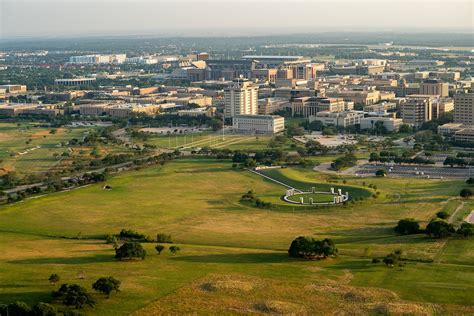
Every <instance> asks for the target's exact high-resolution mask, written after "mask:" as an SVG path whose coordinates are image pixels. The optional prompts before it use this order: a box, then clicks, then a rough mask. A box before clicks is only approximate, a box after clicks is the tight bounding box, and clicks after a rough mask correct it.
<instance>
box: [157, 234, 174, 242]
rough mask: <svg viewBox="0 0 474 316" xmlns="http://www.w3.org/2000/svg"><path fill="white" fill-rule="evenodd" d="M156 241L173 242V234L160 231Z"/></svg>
mask: <svg viewBox="0 0 474 316" xmlns="http://www.w3.org/2000/svg"><path fill="white" fill-rule="evenodd" d="M156 242H162V243H165V244H171V243H173V241H172V240H171V235H167V234H163V233H158V234H156Z"/></svg>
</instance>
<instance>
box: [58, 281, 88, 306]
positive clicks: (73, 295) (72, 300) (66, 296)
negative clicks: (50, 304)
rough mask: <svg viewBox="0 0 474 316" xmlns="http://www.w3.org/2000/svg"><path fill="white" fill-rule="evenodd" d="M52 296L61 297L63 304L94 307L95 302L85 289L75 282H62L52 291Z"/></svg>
mask: <svg viewBox="0 0 474 316" xmlns="http://www.w3.org/2000/svg"><path fill="white" fill-rule="evenodd" d="M53 297H55V298H59V299H62V302H63V304H64V305H69V306H71V305H72V306H74V307H76V308H82V307H84V305H89V306H90V307H94V305H95V302H94V300H93V299H92V297H91V296H90V294H89V293H87V290H86V289H85V288H84V287H82V286H80V285H77V284H71V285H68V284H63V285H61V287H60V288H59V290H57V291H53Z"/></svg>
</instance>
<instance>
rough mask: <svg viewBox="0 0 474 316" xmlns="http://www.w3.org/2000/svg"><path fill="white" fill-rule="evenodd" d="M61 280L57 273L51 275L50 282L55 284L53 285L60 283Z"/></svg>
mask: <svg viewBox="0 0 474 316" xmlns="http://www.w3.org/2000/svg"><path fill="white" fill-rule="evenodd" d="M60 279H61V278H60V277H59V275H57V274H56V273H53V274H51V275H50V276H49V279H48V281H49V282H50V283H53V284H54V283H57V282H59V280H60Z"/></svg>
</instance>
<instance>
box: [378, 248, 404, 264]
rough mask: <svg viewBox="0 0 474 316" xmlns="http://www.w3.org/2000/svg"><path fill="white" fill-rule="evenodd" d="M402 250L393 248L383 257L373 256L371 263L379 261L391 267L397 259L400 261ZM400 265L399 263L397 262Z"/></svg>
mask: <svg viewBox="0 0 474 316" xmlns="http://www.w3.org/2000/svg"><path fill="white" fill-rule="evenodd" d="M402 260H403V259H402V251H401V250H395V251H394V252H391V253H389V254H388V255H386V256H385V257H383V258H381V259H380V258H373V259H372V263H373V264H377V263H379V262H383V263H385V265H386V266H389V267H393V266H394V265H396V264H397V263H399V261H402ZM399 265H400V266H401V264H399Z"/></svg>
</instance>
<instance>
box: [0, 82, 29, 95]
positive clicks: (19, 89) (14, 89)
mask: <svg viewBox="0 0 474 316" xmlns="http://www.w3.org/2000/svg"><path fill="white" fill-rule="evenodd" d="M0 89H1V90H5V93H9V94H22V93H26V91H27V88H26V86H25V85H21V84H5V85H0Z"/></svg>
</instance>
